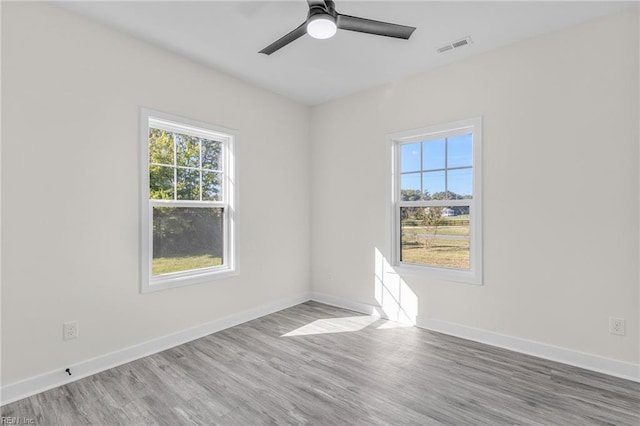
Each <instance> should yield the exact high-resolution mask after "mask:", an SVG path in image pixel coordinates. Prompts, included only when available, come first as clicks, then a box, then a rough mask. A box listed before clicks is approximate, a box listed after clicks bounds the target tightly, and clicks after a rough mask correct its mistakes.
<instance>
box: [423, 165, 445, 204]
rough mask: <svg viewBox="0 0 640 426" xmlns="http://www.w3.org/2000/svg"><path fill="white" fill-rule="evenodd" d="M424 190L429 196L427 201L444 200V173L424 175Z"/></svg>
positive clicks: (427, 173)
mask: <svg viewBox="0 0 640 426" xmlns="http://www.w3.org/2000/svg"><path fill="white" fill-rule="evenodd" d="M422 188H423V191H424V192H425V194H427V195H428V198H427V199H431V198H433V199H437V200H438V199H444V171H440V172H426V173H423V174H422ZM439 196H442V198H438V197H439Z"/></svg>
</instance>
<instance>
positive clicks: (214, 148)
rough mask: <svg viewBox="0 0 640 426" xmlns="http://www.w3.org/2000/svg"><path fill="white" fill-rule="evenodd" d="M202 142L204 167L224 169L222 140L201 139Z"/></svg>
mask: <svg viewBox="0 0 640 426" xmlns="http://www.w3.org/2000/svg"><path fill="white" fill-rule="evenodd" d="M200 141H201V142H202V168H203V169H209V170H222V168H221V166H222V142H216V141H211V140H208V139H200Z"/></svg>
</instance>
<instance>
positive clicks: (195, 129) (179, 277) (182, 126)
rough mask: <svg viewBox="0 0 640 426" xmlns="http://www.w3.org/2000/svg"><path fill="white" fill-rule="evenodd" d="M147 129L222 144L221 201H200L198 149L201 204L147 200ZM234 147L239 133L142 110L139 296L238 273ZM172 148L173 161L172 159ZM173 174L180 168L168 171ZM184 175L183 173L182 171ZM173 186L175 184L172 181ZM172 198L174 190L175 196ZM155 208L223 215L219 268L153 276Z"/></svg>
mask: <svg viewBox="0 0 640 426" xmlns="http://www.w3.org/2000/svg"><path fill="white" fill-rule="evenodd" d="M150 129H158V130H164V131H166V132H171V133H179V134H184V135H188V136H193V137H197V138H203V139H208V140H211V141H215V142H219V143H221V146H222V149H221V152H222V161H221V164H219V168H220V171H215V173H217V175H218V176H222V182H221V185H220V186H221V188H220V189H221V193H222V196H221V197H220V199H219V200H215V201H214V200H203V197H202V191H203V190H202V188H203V181H202V179H203V178H202V176H203V175H204V174H205V173H204V172H205V171H206V172H210V170H203V166H202V155H203V154H202V148H201V149H200V157H201V158H200V160H199V161H200V165H199V169H197V168H194V169H193V171H198V170H199V173H200V175H199V176H200V178H199V181H198V182H199V185H200V199H199V200H179V199H176V198H177V196H175V195H174V199H150V188H149V185H150V179H149V171H150V163H149V131H150ZM237 145H238V132H237V131H235V130H231V129H227V128H224V127H220V126H215V125H211V124H208V123H203V122H199V121H196V120H190V119H186V118H183V117H178V116H175V115H171V114H166V113H163V112H159V111H154V110H150V109H146V108H141V110H140V156H141V178H140V209H141V221H140V222H141V226H140V229H141V233H140V234H141V235H140V265H141V277H140V278H141V281H140V291H141V292H142V293H146V292H150V291H155V290H162V289H168V288H174V287H182V286H185V285H191V284H197V283H203V282H209V281H212V280H215V279H220V278H225V277H229V276H231V275H236V274H237V273H238V259H237V254H236V251H237V250H236V228H237V225H238V178H237ZM175 155H176V154H175V148H174V156H175ZM167 167H173V168H174V169H176V170H177V169H178V168H181V167H180V166H177V165H176V164H174V165H168V166H167ZM182 168H183V169H185V168H184V167H182ZM174 185H175V179H174ZM174 194H175V190H174ZM156 207H171V208H187V207H190V208H219V209H222V251H223V254H222V259H223V260H222V264H221V265H217V266H210V267H203V268H198V269H191V270H182V271H178V272H170V273H163V274H156V275H154V274H153V273H152V262H153V253H154V251H153V244H154V241H153V209H154V208H156Z"/></svg>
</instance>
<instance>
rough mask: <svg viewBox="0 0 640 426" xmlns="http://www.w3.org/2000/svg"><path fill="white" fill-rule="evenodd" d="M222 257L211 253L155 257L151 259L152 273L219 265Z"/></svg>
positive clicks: (158, 273) (157, 273)
mask: <svg viewBox="0 0 640 426" xmlns="http://www.w3.org/2000/svg"><path fill="white" fill-rule="evenodd" d="M221 264H222V259H221V258H219V257H213V256H211V255H202V256H185V257H156V258H154V259H153V265H152V268H151V269H152V272H153V275H160V274H168V273H170V272H180V271H188V270H190V269H200V268H209V267H211V266H219V265H221Z"/></svg>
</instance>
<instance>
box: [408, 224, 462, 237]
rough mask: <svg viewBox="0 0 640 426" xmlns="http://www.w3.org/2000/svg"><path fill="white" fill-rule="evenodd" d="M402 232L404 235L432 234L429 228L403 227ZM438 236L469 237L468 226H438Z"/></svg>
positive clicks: (431, 229)
mask: <svg viewBox="0 0 640 426" xmlns="http://www.w3.org/2000/svg"><path fill="white" fill-rule="evenodd" d="M402 232H403V233H404V234H405V235H411V234H433V228H432V227H429V226H403V227H402ZM437 233H438V235H469V225H461V226H444V225H440V226H438V230H437Z"/></svg>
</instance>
